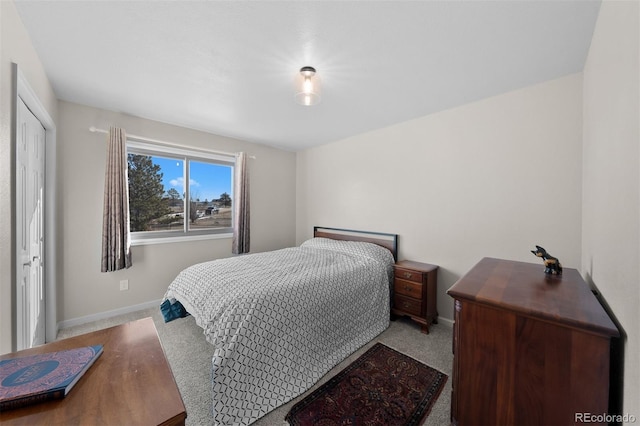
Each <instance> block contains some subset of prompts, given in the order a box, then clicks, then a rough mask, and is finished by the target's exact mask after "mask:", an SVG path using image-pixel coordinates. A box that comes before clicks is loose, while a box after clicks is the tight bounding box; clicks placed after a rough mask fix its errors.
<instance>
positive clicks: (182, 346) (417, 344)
mask: <svg viewBox="0 0 640 426" xmlns="http://www.w3.org/2000/svg"><path fill="white" fill-rule="evenodd" d="M145 317H152V318H153V321H154V323H155V325H156V328H157V329H158V335H159V336H160V340H161V341H162V346H163V347H164V350H165V353H166V355H167V359H168V360H169V364H170V365H171V369H172V370H173V374H174V376H175V378H176V382H177V384H178V388H179V389H180V393H181V394H182V399H183V401H184V405H185V407H186V409H187V421H186V424H187V426H201V425H209V424H211V414H210V412H211V383H210V374H211V357H212V354H213V347H212V346H211V345H210V344H209V343H207V341H206V340H205V338H204V335H203V334H202V329H201V328H200V327H198V326H197V325H196V323H195V321H194V320H193V318H192V317H187V318H183V319H178V320H175V321H172V322H170V323H166V324H165V323H164V321H163V320H162V316H161V314H160V308H159V307H158V308H157V309H156V308H153V309H146V310H142V311H138V312H134V313H131V314H127V315H121V316H118V317H113V318H109V319H106V320H101V321H96V322H92V323H88V324H83V325H79V326H75V327H70V328H67V329H63V330H60V332H59V333H58V339H63V338H65V337H71V336H75V335H78V334H82V333H87V332H90V331H95V330H99V329H102V328H107V327H111V326H114V325H118V324H122V323H125V322H128V321H132V320H136V319H140V318H145ZM430 331H431V332H430V333H429V334H428V335H426V334H422V333H420V327H419V326H417V325H416V324H414V323H413V322H411V321H410V320H408V319H405V318H400V319H398V320H396V321H392V322H391V325H390V326H389V328H388V329H387V330H385V331H384V332H382V333H381V334H380V335H379V336H378V337H377V338H376V339H374V340H373V341H372V342H370V343H368V344H367V345H365V346H364V347H362V348H361V349H360V350H358V351H357V352H355V353H354V354H353V355H351V356H350V357H349V358H347V359H346V360H344V361H343V362H342V363H340V364H338V365H337V366H336V367H334V368H333V369H332V370H331V371H330V372H329V373H327V374H326V375H325V376H324V377H323V378H322V379H321V380H320V382H318V383H317V384H316V386H314V387H313V388H312V389H310V390H309V391H307V392H306V393H305V394H303V395H301V396H299V397H298V398H296V399H294V400H293V401H290V402H289V403H287V404H285V405H283V406H281V407H279V408H277V409H276V410H274V411H272V412H270V413H268V414H267V415H265V416H264V417H262V418H261V419H260V420H258V421H257V422H255V423H254V425H256V426H271V425H286V424H287V423H286V422H285V420H284V417H285V415H286V414H287V412H288V411H289V409H290V408H291V407H292V406H293V404H295V403H296V402H298V401H300V400H301V399H303V398H304V397H305V396H306V395H307V394H308V393H310V392H312V391H313V390H314V389H315V388H316V387H318V386H320V385H321V384H322V383H324V382H325V381H327V380H328V379H329V378H331V377H333V376H334V375H336V374H337V373H339V372H340V371H341V370H342V369H343V368H345V367H346V366H347V365H349V364H350V363H351V362H352V361H353V360H355V359H356V358H358V357H359V356H360V355H362V354H363V353H364V352H365V351H366V350H367V349H369V348H370V347H371V346H373V344H374V343H375V342H381V343H384V344H385V345H387V346H389V347H391V348H394V349H396V350H397V351H399V352H402V353H404V354H406V355H409V356H411V357H413V358H415V359H417V360H419V361H422V362H423V363H425V364H427V365H429V366H431V367H433V368H435V369H437V370H439V371H441V372H443V373H445V374H447V375H448V376H449V380H447V384H446V386H445V388H444V389H443V390H442V393H441V394H440V396H439V398H438V400H437V401H436V403H435V404H434V406H433V409H432V410H431V413H430V414H429V416H428V417H427V418H426V420H425V422H424V423H423V424H424V425H427V426H435V425H448V424H449V423H450V422H449V413H450V404H451V367H452V363H453V355H452V353H451V339H452V330H451V327H449V326H447V325H445V324H436V325H434V326H432V327H431V330H430Z"/></svg>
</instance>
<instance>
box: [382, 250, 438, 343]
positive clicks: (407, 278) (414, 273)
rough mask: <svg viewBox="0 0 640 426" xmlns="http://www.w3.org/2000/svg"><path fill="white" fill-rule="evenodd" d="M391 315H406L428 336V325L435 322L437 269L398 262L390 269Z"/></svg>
mask: <svg viewBox="0 0 640 426" xmlns="http://www.w3.org/2000/svg"><path fill="white" fill-rule="evenodd" d="M393 272H394V280H393V308H392V309H391V312H392V314H394V315H399V316H405V315H406V316H409V317H411V319H412V320H414V321H416V322H418V323H420V325H421V331H422V332H423V333H426V334H429V325H430V324H432V323H433V324H437V323H438V310H437V304H436V294H437V291H438V267H437V266H436V265H430V264H428V263H421V262H414V261H411V260H402V261H400V262H397V263H396V264H395V265H394V267H393Z"/></svg>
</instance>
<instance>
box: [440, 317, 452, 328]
mask: <svg viewBox="0 0 640 426" xmlns="http://www.w3.org/2000/svg"><path fill="white" fill-rule="evenodd" d="M438 324H444V325H446V326H448V327H451V328H453V324H455V322H454V321H453V320H450V319H448V318H442V317H438Z"/></svg>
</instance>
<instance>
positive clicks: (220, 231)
mask: <svg viewBox="0 0 640 426" xmlns="http://www.w3.org/2000/svg"><path fill="white" fill-rule="evenodd" d="M127 161H128V173H129V216H130V230H131V239H132V243H134V244H135V243H144V242H145V241H146V242H159V239H172V240H173V239H176V238H185V237H187V238H206V237H210V236H212V235H224V236H226V235H227V234H231V233H232V232H233V221H232V217H233V215H232V203H233V200H232V188H233V182H232V180H233V168H234V165H235V157H234V156H227V155H220V154H214V153H208V152H204V151H195V150H188V149H182V148H173V147H166V146H161V145H155V144H150V143H147V142H137V141H132V140H128V141H127Z"/></svg>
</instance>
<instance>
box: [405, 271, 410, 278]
mask: <svg viewBox="0 0 640 426" xmlns="http://www.w3.org/2000/svg"><path fill="white" fill-rule="evenodd" d="M411 275H412V274H411V272H405V273H404V277H405V278H411Z"/></svg>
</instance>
